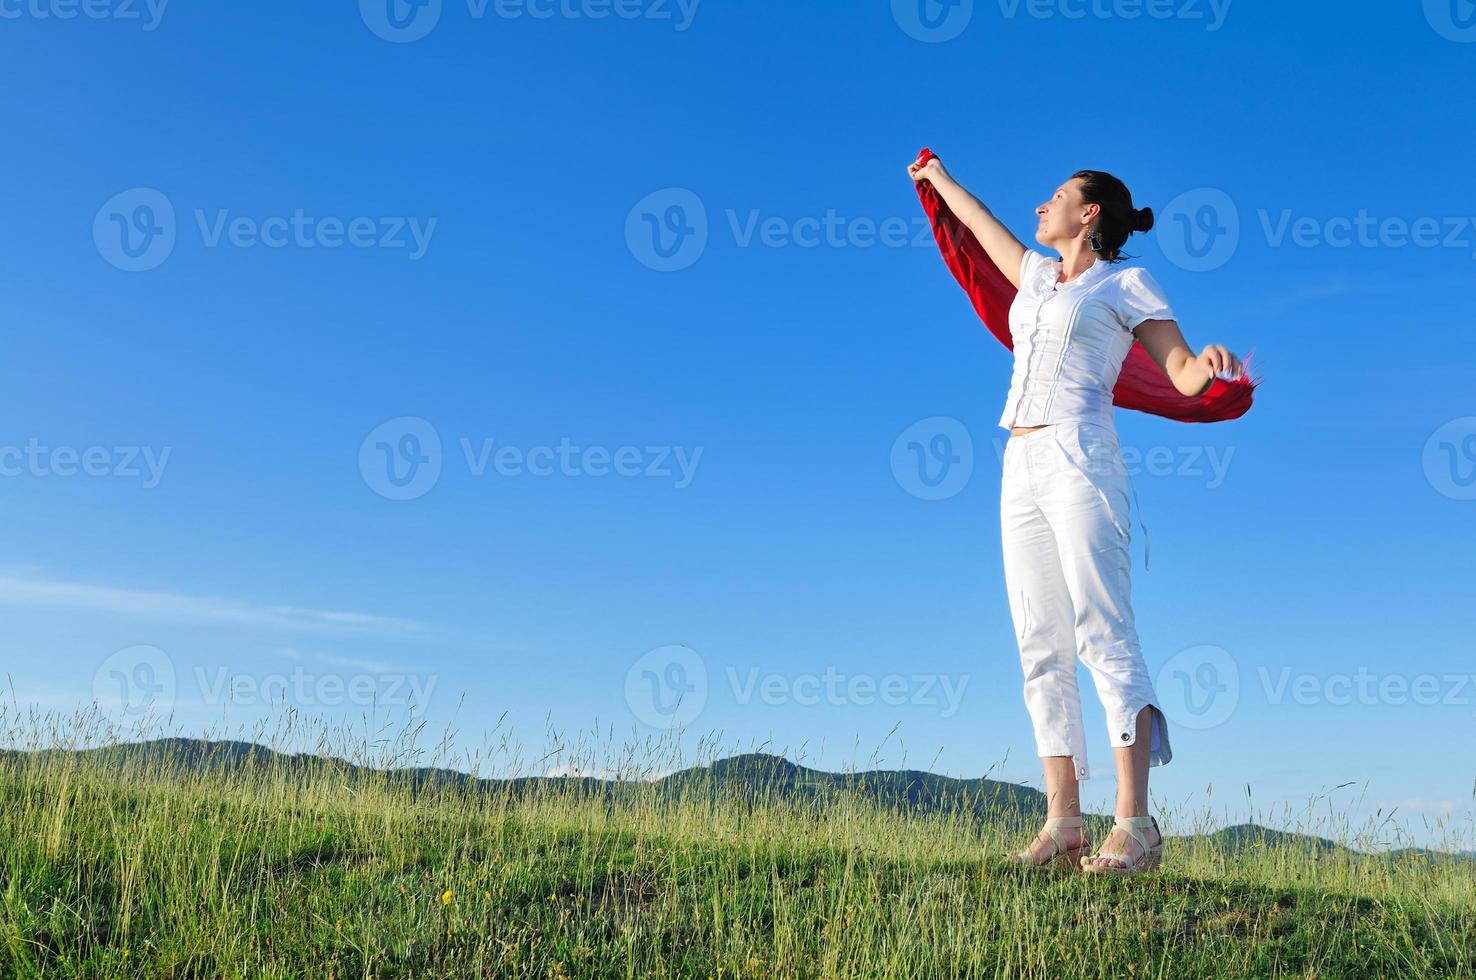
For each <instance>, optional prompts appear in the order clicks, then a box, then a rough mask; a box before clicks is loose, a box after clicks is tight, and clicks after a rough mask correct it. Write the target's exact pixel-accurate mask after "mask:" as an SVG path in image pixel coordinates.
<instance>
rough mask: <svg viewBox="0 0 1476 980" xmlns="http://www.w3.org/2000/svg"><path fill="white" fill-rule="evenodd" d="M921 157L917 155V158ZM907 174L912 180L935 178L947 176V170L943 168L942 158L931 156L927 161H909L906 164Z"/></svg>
mask: <svg viewBox="0 0 1476 980" xmlns="http://www.w3.org/2000/svg"><path fill="white" fill-rule="evenodd" d="M921 159H922V156H921V155H919V156H918V160H921ZM907 175H908V176H909V177H911V178H912V179H913V180H914V181H920V180H936V179H937V178H939V177H947V176H948V171H947V170H944V169H943V161H942V160H939V159H938V158H937V157H932V158H930V159H929V160H928V162H927V163H919V162H918V161H917V160H914V161H913V162H912V163H909V164H908V165H907Z"/></svg>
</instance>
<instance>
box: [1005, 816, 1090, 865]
mask: <svg viewBox="0 0 1476 980" xmlns="http://www.w3.org/2000/svg"><path fill="white" fill-rule="evenodd" d="M1074 827H1080V828H1082V834H1081V843H1080V844H1078V845H1077V846H1076V847H1067V846H1066V841H1065V840H1063V839H1062V837H1061V835H1060V834H1058V833H1057V832H1056V831H1057V830H1058V829H1064V828H1074ZM1085 828H1086V825H1085V823H1083V821H1082V819H1081V817H1080V816H1075V817H1051V818H1050V819H1048V820H1047V821H1046V822H1045V827H1044V828H1043V830H1044V831H1045V832H1046V833H1047V834H1050V836H1051V846H1052V850H1051V855H1050V857H1048V858H1046V859H1045V860H1044V861H1037V860H1036V859H1035V855H1034V854H1033V853H1032V852H1031V850H1030V848H1026V849H1025V850H1023V851H1017V852H1016V853H1014V854H1011V855H1010V856H1009V861H1010V863H1011V864H1017V865H1021V866H1024V867H1027V868H1046V867H1052V866H1059V867H1065V868H1071V867H1075V866H1076V864H1077V862H1078V861H1080V860H1082V857H1083V855H1085V854H1087V853H1088V852H1090V851H1091V849H1092V845H1091V841H1089V840H1088V839H1087V835H1086V829H1085ZM1035 836H1036V838H1037V839H1038V838H1039V837H1040V834H1036V835H1035ZM1030 843H1031V846H1032V847H1033V846H1034V845H1035V841H1033V840H1032V841H1031V842H1030Z"/></svg>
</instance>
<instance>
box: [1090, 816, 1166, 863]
mask: <svg viewBox="0 0 1476 980" xmlns="http://www.w3.org/2000/svg"><path fill="white" fill-rule="evenodd" d="M1112 826H1113V828H1114V829H1117V828H1121V829H1122V830H1123V831H1124V832H1125V833H1126V834H1127V835H1128V836H1129V837H1131V838H1132V839H1133V840H1135V841H1137V842H1138V846H1139V847H1141V848H1142V849H1143V853H1144V854H1147V853H1148V851H1149V850H1150V848H1149V846H1148V835H1147V834H1145V833H1142V831H1145V830H1147V829H1148V828H1149V827H1152V828H1154V829H1155V830H1157V829H1158V821H1157V820H1155V819H1153V817H1152V816H1151V815H1150V816H1146V817H1116V818H1114V819H1113V821H1112ZM1158 839H1159V842H1160V843H1162V841H1163V832H1162V831H1159V834H1158ZM1102 856H1103V857H1117V858H1119V859H1120V860H1123V861H1126V860H1127V858H1126V857H1123V856H1122V855H1114V854H1104V855H1102Z"/></svg>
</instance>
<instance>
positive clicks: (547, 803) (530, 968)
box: [0, 753, 1476, 980]
mask: <svg viewBox="0 0 1476 980" xmlns="http://www.w3.org/2000/svg"><path fill="white" fill-rule="evenodd" d="M1028 819H1034V818H1033V817H1030V818H1022V817H1021V816H1020V815H1018V814H1011V813H1006V812H1001V813H998V814H996V815H995V816H994V818H993V819H989V820H985V821H982V822H981V821H979V820H977V819H974V818H973V817H972V816H968V815H964V814H941V813H905V812H898V811H895V810H890V809H887V808H883V807H878V806H877V805H876V804H875V803H874V802H873V801H870V800H867V799H863V798H861V797H859V796H856V795H854V794H850V793H841V794H838V795H835V796H834V797H831V798H828V799H826V800H825V801H824V802H820V801H817V800H808V801H800V802H794V801H790V800H785V799H777V798H776V799H769V800H762V799H761V800H760V801H759V802H758V803H757V804H754V803H752V801H749V800H742V799H737V798H727V797H726V796H725V795H724V794H723V793H721V792H718V793H716V794H714V795H713V796H712V797H711V798H709V799H707V800H699V799H697V798H691V799H686V800H678V801H673V800H671V799H670V798H668V797H664V796H663V795H662V794H661V793H660V792H658V791H657V789H656V788H655V787H654V786H652V787H651V788H650V789H649V790H637V791H636V792H634V793H631V794H628V795H627V796H625V797H623V798H620V799H601V798H597V797H592V796H589V795H588V794H584V793H579V792H574V791H572V790H571V789H569V788H562V789H561V788H559V783H558V782H557V781H554V782H550V783H548V784H545V785H541V786H538V787H535V788H533V789H531V790H527V791H525V792H522V793H519V794H512V793H491V794H466V793H461V792H457V791H454V790H449V789H436V790H431V791H423V792H420V793H414V792H412V791H411V790H410V789H409V788H407V787H406V786H404V785H402V784H397V783H395V782H393V781H392V780H390V779H387V778H384V777H383V776H379V777H375V776H372V775H371V776H366V777H362V778H353V779H348V778H345V777H344V776H343V775H342V774H341V773H337V774H335V773H334V772H333V771H331V770H328V769H323V770H319V771H317V772H311V771H306V772H305V771H302V770H298V769H290V768H288V767H285V766H282V765H253V766H248V767H245V768H242V769H240V770H238V771H234V772H222V771H202V770H199V769H194V770H191V769H189V768H186V767H183V766H180V767H174V768H168V767H166V768H164V769H146V768H142V767H138V766H129V765H121V766H120V765H116V764H109V765H104V764H102V763H101V762H99V761H98V759H97V757H89V756H81V755H75V754H61V753H58V754H42V755H35V754H24V755H12V756H9V757H7V758H6V759H5V760H4V761H3V762H0V895H3V907H0V937H3V938H0V977H5V978H11V977H17V978H24V977H46V978H53V977H198V978H217V977H251V978H268V977H312V978H315V980H323V978H331V977H345V978H348V977H411V976H413V977H481V976H508V977H561V976H567V977H585V976H592V977H652V976H655V977H713V976H718V977H725V978H726V977H778V976H794V977H808V976H815V977H822V976H853V977H928V978H932V977H953V976H1009V977H1042V978H1044V977H1053V978H1062V977H1068V978H1069V977H1099V976H1100V977H1172V978H1182V977H1199V976H1205V977H1278V976H1288V977H1324V978H1330V977H1391V978H1393V977H1398V978H1411V977H1434V976H1442V977H1446V976H1452V977H1454V976H1473V975H1476V911H1473V910H1476V870H1473V869H1476V865H1473V864H1472V863H1470V862H1433V863H1432V862H1429V861H1425V860H1409V861H1397V862H1395V861H1387V860H1381V859H1378V858H1373V857H1368V856H1364V855H1357V854H1354V853H1352V852H1338V853H1333V854H1319V853H1318V852H1317V851H1315V850H1314V849H1311V848H1304V849H1299V848H1296V847H1291V846H1287V847H1275V848H1269V849H1267V848H1251V849H1248V850H1246V851H1244V852H1241V853H1237V854H1232V855H1227V854H1226V853H1225V852H1224V851H1223V850H1222V849H1220V848H1217V847H1213V846H1211V845H1210V844H1209V843H1207V842H1205V841H1203V840H1190V841H1187V842H1186V841H1181V840H1176V839H1173V838H1171V839H1170V841H1169V845H1168V846H1169V849H1168V851H1167V852H1166V858H1165V864H1164V867H1163V869H1162V870H1160V871H1159V872H1157V873H1153V874H1149V875H1144V876H1140V877H1138V878H1134V879H1128V880H1115V879H1108V878H1094V877H1092V878H1089V877H1086V876H1082V875H1076V874H1069V873H1033V874H1032V873H1028V872H1021V871H1018V870H1016V869H1012V868H1010V867H1008V866H1006V865H1004V864H1003V863H1002V861H1001V859H1000V858H999V857H998V855H1000V854H1002V853H1003V852H1005V851H1007V850H1012V849H1016V848H1018V847H1020V846H1023V844H1024V843H1025V842H1026V841H1027V840H1028V838H1029V836H1030V834H1031V833H1032V832H1033V828H1029V827H1028V826H1027V822H1028Z"/></svg>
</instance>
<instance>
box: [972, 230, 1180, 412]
mask: <svg viewBox="0 0 1476 980" xmlns="http://www.w3.org/2000/svg"><path fill="white" fill-rule="evenodd" d="M1060 274H1061V262H1060V260H1059V259H1051V258H1047V257H1046V256H1044V255H1042V254H1041V253H1040V252H1037V251H1035V250H1034V249H1026V250H1025V255H1024V257H1023V258H1022V259H1021V260H1020V290H1019V292H1017V293H1016V294H1015V300H1014V302H1013V303H1012V304H1011V305H1010V336H1011V338H1013V342H1014V347H1015V368H1014V372H1013V374H1012V375H1011V377H1010V394H1009V397H1008V398H1007V399H1006V401H1005V408H1004V414H1002V415H1001V416H1000V418H999V424H1000V425H1001V426H1003V427H1004V428H1006V429H1009V428H1013V427H1014V426H1017V425H1044V424H1045V423H1048V422H1065V421H1069V420H1074V419H1094V420H1098V421H1101V422H1103V423H1104V424H1107V425H1111V423H1112V388H1113V386H1114V385H1116V384H1117V375H1118V373H1119V372H1120V371H1121V370H1122V362H1123V359H1124V358H1126V357H1127V355H1128V351H1129V350H1131V349H1132V346H1133V341H1134V340H1135V339H1136V338H1135V337H1134V336H1133V330H1134V328H1136V327H1137V326H1138V324H1140V323H1142V322H1143V321H1144V320H1173V319H1176V317H1175V316H1174V311H1173V309H1172V308H1171V307H1170V306H1169V303H1168V299H1167V298H1166V297H1165V296H1164V294H1163V290H1162V289H1161V288H1160V287H1159V285H1158V281H1157V280H1155V279H1154V278H1153V274H1152V273H1150V272H1149V271H1148V270H1147V269H1144V268H1141V267H1139V266H1129V267H1123V266H1120V265H1115V264H1113V263H1110V262H1108V261H1106V260H1105V259H1100V258H1099V259H1097V260H1096V261H1095V262H1093V263H1092V265H1091V266H1090V267H1089V268H1088V269H1087V270H1086V271H1085V272H1083V273H1082V274H1081V275H1079V276H1077V277H1076V278H1075V279H1073V280H1071V281H1070V282H1058V281H1057V280H1058V278H1059V277H1060Z"/></svg>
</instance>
